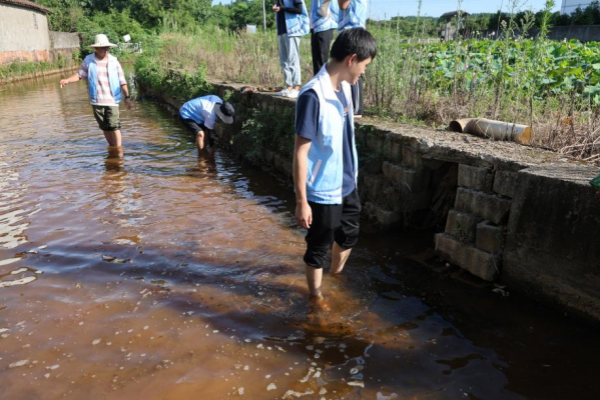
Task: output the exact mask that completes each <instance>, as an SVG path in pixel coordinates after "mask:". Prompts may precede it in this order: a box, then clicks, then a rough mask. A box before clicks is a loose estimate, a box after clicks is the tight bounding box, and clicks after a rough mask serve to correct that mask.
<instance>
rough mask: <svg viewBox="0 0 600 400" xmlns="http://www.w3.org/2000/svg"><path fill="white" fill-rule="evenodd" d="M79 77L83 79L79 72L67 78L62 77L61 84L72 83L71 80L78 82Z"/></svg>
mask: <svg viewBox="0 0 600 400" xmlns="http://www.w3.org/2000/svg"><path fill="white" fill-rule="evenodd" d="M79 79H81V78H80V77H79V73H76V74H73V75H71V76H70V77H68V78H65V79H61V80H60V86H65V85H66V84H67V83H71V82H78V81H79Z"/></svg>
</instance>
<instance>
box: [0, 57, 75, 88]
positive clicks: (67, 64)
mask: <svg viewBox="0 0 600 400" xmlns="http://www.w3.org/2000/svg"><path fill="white" fill-rule="evenodd" d="M80 62H81V60H80V58H79V53H76V54H73V56H72V57H67V56H65V55H63V54H58V55H57V57H56V60H54V61H41V62H20V61H17V62H14V63H12V64H8V65H3V66H0V84H4V83H10V82H14V81H19V80H21V79H26V78H32V77H35V76H40V75H44V74H46V73H48V72H50V71H58V70H64V69H70V68H75V67H77V66H78V65H79V63H80Z"/></svg>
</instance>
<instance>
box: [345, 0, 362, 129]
mask: <svg viewBox="0 0 600 400" xmlns="http://www.w3.org/2000/svg"><path fill="white" fill-rule="evenodd" d="M338 5H339V7H340V11H339V13H338V30H339V31H342V30H344V29H353V28H364V29H367V0H338ZM352 103H353V104H354V117H355V118H361V117H362V114H363V103H364V98H363V80H362V78H361V79H359V81H358V82H357V83H356V84H355V85H352Z"/></svg>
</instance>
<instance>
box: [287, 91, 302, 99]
mask: <svg viewBox="0 0 600 400" xmlns="http://www.w3.org/2000/svg"><path fill="white" fill-rule="evenodd" d="M299 93H300V92H299V91H297V90H296V89H292V90H291V91H290V92H289V93H288V95H287V97H289V98H290V99H297V98H298V94H299Z"/></svg>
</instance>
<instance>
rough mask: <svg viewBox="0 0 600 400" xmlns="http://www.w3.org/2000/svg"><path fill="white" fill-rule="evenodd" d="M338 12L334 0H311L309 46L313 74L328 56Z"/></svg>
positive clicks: (317, 71)
mask: <svg viewBox="0 0 600 400" xmlns="http://www.w3.org/2000/svg"><path fill="white" fill-rule="evenodd" d="M339 12H340V9H339V6H338V3H337V1H335V0H334V1H331V0H312V2H311V3H310V33H311V35H310V48H311V52H312V60H313V71H314V74H315V75H316V74H318V73H319V71H320V70H321V67H323V65H325V63H326V62H327V57H329V50H330V48H331V41H332V40H333V33H334V31H335V29H337V27H338V14H339Z"/></svg>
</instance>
